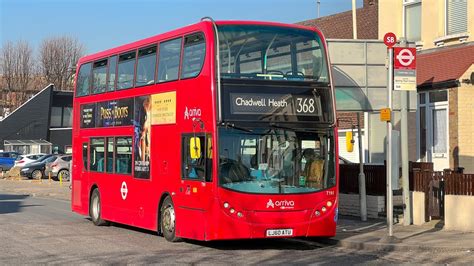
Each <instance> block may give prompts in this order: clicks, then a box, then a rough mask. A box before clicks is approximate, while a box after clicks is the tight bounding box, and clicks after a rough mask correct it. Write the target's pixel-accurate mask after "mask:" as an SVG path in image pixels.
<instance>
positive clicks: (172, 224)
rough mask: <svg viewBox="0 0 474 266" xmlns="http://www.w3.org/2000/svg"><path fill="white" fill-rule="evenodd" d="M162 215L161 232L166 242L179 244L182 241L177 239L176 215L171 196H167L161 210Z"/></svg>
mask: <svg viewBox="0 0 474 266" xmlns="http://www.w3.org/2000/svg"><path fill="white" fill-rule="evenodd" d="M160 215H161V219H160V220H161V225H160V228H161V232H162V233H163V236H164V237H165V239H166V240H168V241H169V242H177V241H180V240H181V239H180V238H178V237H176V214H175V211H174V205H173V201H172V200H171V197H170V196H167V197H166V198H165V200H164V201H163V205H162V206H161V210H160Z"/></svg>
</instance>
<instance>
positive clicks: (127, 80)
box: [117, 51, 136, 90]
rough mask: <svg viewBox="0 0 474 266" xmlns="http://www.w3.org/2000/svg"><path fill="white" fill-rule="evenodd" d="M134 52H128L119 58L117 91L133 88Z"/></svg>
mask: <svg viewBox="0 0 474 266" xmlns="http://www.w3.org/2000/svg"><path fill="white" fill-rule="evenodd" d="M135 57H136V52H135V51H133V52H129V53H126V54H122V55H120V56H119V63H118V80H117V90H123V89H128V88H131V87H133V75H134V73H135Z"/></svg>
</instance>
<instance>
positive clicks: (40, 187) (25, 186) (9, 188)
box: [0, 179, 71, 201]
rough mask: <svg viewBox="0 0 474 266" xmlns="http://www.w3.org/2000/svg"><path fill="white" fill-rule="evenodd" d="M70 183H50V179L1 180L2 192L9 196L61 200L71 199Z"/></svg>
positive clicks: (0, 189) (0, 188) (0, 190)
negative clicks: (16, 195)
mask: <svg viewBox="0 0 474 266" xmlns="http://www.w3.org/2000/svg"><path fill="white" fill-rule="evenodd" d="M69 186H70V183H69V182H63V183H62V185H61V184H60V183H59V182H58V181H53V180H51V181H49V180H48V179H43V180H41V181H39V180H30V179H16V180H11V179H0V192H6V193H9V194H19V195H29V196H33V197H43V198H53V199H59V200H67V201H69V200H70V199H71V189H70V188H69Z"/></svg>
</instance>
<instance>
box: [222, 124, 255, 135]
mask: <svg viewBox="0 0 474 266" xmlns="http://www.w3.org/2000/svg"><path fill="white" fill-rule="evenodd" d="M222 125H223V126H225V127H230V128H233V129H237V130H240V131H245V132H249V133H252V132H253V131H252V130H250V129H248V128H245V127H239V126H236V125H235V124H233V123H229V122H225V123H222Z"/></svg>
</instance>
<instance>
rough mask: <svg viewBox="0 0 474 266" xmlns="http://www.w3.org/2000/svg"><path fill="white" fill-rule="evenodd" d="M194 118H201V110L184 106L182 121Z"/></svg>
mask: <svg viewBox="0 0 474 266" xmlns="http://www.w3.org/2000/svg"><path fill="white" fill-rule="evenodd" d="M194 117H201V108H197V107H194V108H189V109H188V107H187V106H186V109H185V110H184V119H191V118H194Z"/></svg>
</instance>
